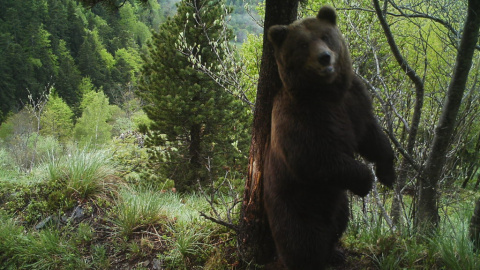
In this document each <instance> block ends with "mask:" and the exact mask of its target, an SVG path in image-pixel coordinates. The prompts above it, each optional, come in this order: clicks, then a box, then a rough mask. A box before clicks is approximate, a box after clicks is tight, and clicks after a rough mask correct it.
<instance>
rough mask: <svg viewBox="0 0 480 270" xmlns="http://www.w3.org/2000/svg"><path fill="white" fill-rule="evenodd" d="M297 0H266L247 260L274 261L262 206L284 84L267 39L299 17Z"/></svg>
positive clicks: (245, 216)
mask: <svg viewBox="0 0 480 270" xmlns="http://www.w3.org/2000/svg"><path fill="white" fill-rule="evenodd" d="M297 9H298V0H283V1H279V0H266V2H265V22H264V36H263V52H262V63H261V66H260V78H259V81H258V88H257V99H256V103H255V113H254V120H253V131H252V142H251V145H250V157H249V167H248V176H247V180H246V182H245V192H244V195H243V204H242V210H241V215H240V223H239V234H238V246H239V251H240V255H241V257H242V258H243V260H244V261H246V262H253V263H257V264H265V263H267V262H269V261H272V259H273V257H274V255H275V246H274V243H273V239H272V236H271V232H270V228H269V225H268V221H267V218H266V214H265V209H264V206H263V175H262V172H263V161H264V156H265V153H264V151H265V144H266V143H267V141H268V140H269V138H270V124H271V123H270V122H271V112H272V104H273V97H274V96H275V94H276V93H277V92H278V91H279V89H280V88H281V87H282V82H281V81H280V77H279V75H278V69H277V64H276V62H275V57H274V54H273V47H272V45H271V44H270V43H269V42H268V40H267V31H268V29H269V28H270V26H272V25H277V24H290V23H291V22H293V21H294V20H295V19H296V17H297Z"/></svg>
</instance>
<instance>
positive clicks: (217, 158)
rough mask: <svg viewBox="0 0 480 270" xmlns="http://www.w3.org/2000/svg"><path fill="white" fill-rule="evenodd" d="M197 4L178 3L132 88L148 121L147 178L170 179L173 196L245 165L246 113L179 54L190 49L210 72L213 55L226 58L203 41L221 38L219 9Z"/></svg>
mask: <svg viewBox="0 0 480 270" xmlns="http://www.w3.org/2000/svg"><path fill="white" fill-rule="evenodd" d="M199 3H200V4H199V10H198V13H196V11H195V10H194V8H193V6H194V5H193V3H191V2H190V1H182V2H181V3H180V5H179V6H178V12H177V15H175V16H174V17H173V18H170V19H168V20H167V22H165V23H164V24H163V25H162V26H161V27H160V30H159V32H158V33H156V34H154V36H153V41H152V44H151V45H150V46H149V54H148V55H147V56H146V57H145V59H144V61H145V63H144V66H143V77H142V79H141V81H140V87H139V89H140V91H139V94H140V96H141V97H142V98H143V99H144V100H145V101H147V102H148V103H147V105H146V106H145V107H144V111H145V113H146V114H147V116H148V117H149V118H150V119H151V120H152V121H153V123H152V124H151V125H150V131H151V132H150V134H149V137H148V140H147V141H146V143H147V146H148V147H149V149H150V151H151V154H152V159H151V161H152V167H154V168H155V169H154V172H153V173H157V174H161V175H165V176H166V177H167V178H170V179H172V180H174V181H175V185H176V187H177V189H178V190H179V191H187V190H193V189H194V188H195V185H196V183H197V181H200V182H205V181H206V180H207V179H208V178H209V177H212V178H213V179H215V178H216V177H218V176H219V175H221V174H223V173H222V170H223V169H222V167H229V168H232V169H234V167H235V166H240V167H243V166H245V165H246V156H247V147H248V141H249V140H248V137H249V135H248V132H246V131H247V128H246V127H247V126H248V108H246V107H245V106H242V104H241V103H240V102H239V101H238V100H236V99H235V98H234V97H233V96H232V95H230V94H228V93H226V92H225V91H224V90H223V89H221V88H220V87H219V86H218V85H217V84H216V82H215V81H214V80H213V79H211V78H210V77H209V76H208V75H207V74H205V73H203V72H201V71H198V70H196V69H195V64H196V63H195V62H194V61H196V60H195V59H193V58H187V57H186V56H185V55H188V54H189V52H191V51H193V52H195V57H197V58H196V59H201V62H202V63H208V66H212V67H213V68H214V69H215V67H217V64H215V63H218V61H219V58H218V57H220V58H222V57H223V55H224V54H225V53H226V52H225V51H223V50H222V49H218V50H214V46H216V44H211V43H210V42H209V39H210V40H216V38H217V37H218V36H220V35H224V34H225V33H224V29H223V25H221V23H219V22H218V20H217V18H218V17H219V16H222V13H223V12H224V10H223V9H222V8H221V7H222V4H223V3H222V2H221V1H200V2H199ZM207 11H208V12H207ZM192 16H198V17H197V19H201V21H202V24H203V25H202V24H197V23H196V20H195V19H194V18H193V17H192ZM202 27H205V28H202ZM179 50H180V51H179ZM215 51H216V52H218V53H219V54H220V55H219V56H217V55H216V54H215ZM184 54H185V55H184ZM192 61H193V62H192ZM213 72H215V70H213ZM205 167H207V168H208V170H210V171H209V172H210V175H208V170H205V169H204V168H205ZM156 168H159V169H156Z"/></svg>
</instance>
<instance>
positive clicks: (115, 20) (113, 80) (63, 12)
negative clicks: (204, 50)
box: [0, 0, 260, 123]
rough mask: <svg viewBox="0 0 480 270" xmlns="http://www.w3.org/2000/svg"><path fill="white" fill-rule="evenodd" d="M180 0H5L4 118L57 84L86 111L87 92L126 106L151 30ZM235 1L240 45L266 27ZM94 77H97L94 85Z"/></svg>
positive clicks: (76, 106)
mask: <svg viewBox="0 0 480 270" xmlns="http://www.w3.org/2000/svg"><path fill="white" fill-rule="evenodd" d="M175 3H178V1H158V2H157V1H148V3H146V4H140V3H138V2H136V1H127V2H125V4H124V5H123V6H122V8H121V9H118V10H112V9H111V8H108V7H106V6H103V5H96V6H94V7H92V8H86V7H84V6H82V4H80V3H79V2H77V1H73V0H72V1H70V0H69V1H22V2H18V1H2V3H0V5H1V13H0V18H2V21H1V30H0V32H1V44H0V47H1V52H2V53H1V54H0V57H1V58H0V62H1V63H2V67H1V71H0V73H1V78H2V80H1V86H0V90H1V91H0V99H1V102H0V106H1V107H0V123H2V122H4V121H5V120H6V119H7V117H8V116H9V113H17V112H19V111H20V110H22V109H23V108H24V106H25V105H26V104H28V103H29V102H30V101H29V98H28V96H29V95H31V96H32V97H31V99H32V100H35V101H36V100H39V98H40V97H41V96H42V95H44V94H46V93H47V92H48V91H50V88H51V87H53V88H55V92H56V93H57V95H58V97H60V98H62V99H63V101H65V103H66V104H67V105H68V106H69V107H70V108H71V109H72V110H73V111H74V115H75V118H77V117H79V116H80V110H79V105H80V103H81V99H82V95H83V93H84V92H85V91H87V90H88V89H85V87H94V88H96V89H102V90H103V92H104V93H105V94H106V96H107V97H108V98H109V102H110V103H111V104H115V105H122V104H123V103H124V102H125V97H124V94H125V93H128V92H132V88H135V87H136V82H137V81H136V80H137V78H138V77H139V69H140V65H141V55H142V53H145V48H146V44H147V41H148V40H150V38H151V36H152V33H151V31H157V30H158V27H159V25H160V24H161V23H162V22H164V21H165V20H166V18H167V17H168V16H172V15H173V14H175V12H176V6H175ZM228 4H229V5H231V6H232V7H233V13H231V18H230V22H229V23H230V27H231V28H232V29H233V30H234V32H235V35H236V37H237V38H236V40H235V41H233V40H232V42H236V43H237V44H241V43H243V41H244V40H245V39H246V36H247V35H248V34H249V33H259V31H260V27H259V25H258V24H257V23H255V21H253V19H252V17H251V16H250V15H249V14H248V13H247V12H246V10H245V8H244V4H243V1H229V3H228ZM89 83H91V84H89Z"/></svg>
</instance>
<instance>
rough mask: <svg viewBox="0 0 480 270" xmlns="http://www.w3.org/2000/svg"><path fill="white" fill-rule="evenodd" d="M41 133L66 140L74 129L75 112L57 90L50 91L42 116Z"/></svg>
mask: <svg viewBox="0 0 480 270" xmlns="http://www.w3.org/2000/svg"><path fill="white" fill-rule="evenodd" d="M41 126H42V129H41V134H43V135H51V136H53V137H54V138H56V139H57V140H59V141H62V142H65V141H66V140H67V139H68V138H69V137H70V136H71V135H72V129H73V112H72V110H71V109H70V107H68V105H67V104H66V103H65V102H64V101H63V99H62V98H61V97H59V96H58V95H57V93H56V92H55V91H52V93H50V96H49V98H48V102H47V105H46V107H45V109H44V111H43V115H42V118H41Z"/></svg>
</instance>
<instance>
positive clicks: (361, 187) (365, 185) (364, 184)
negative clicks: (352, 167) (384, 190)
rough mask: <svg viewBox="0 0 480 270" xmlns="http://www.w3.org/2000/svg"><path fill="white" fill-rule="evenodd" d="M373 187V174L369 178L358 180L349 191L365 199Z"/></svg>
mask: <svg viewBox="0 0 480 270" xmlns="http://www.w3.org/2000/svg"><path fill="white" fill-rule="evenodd" d="M372 185H373V176H372V175H371V174H368V177H362V178H360V179H357V180H356V181H355V182H354V183H353V185H351V187H350V188H349V189H350V191H352V192H353V194H355V195H358V196H360V197H365V196H367V195H368V193H369V192H370V190H371V189H372Z"/></svg>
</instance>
